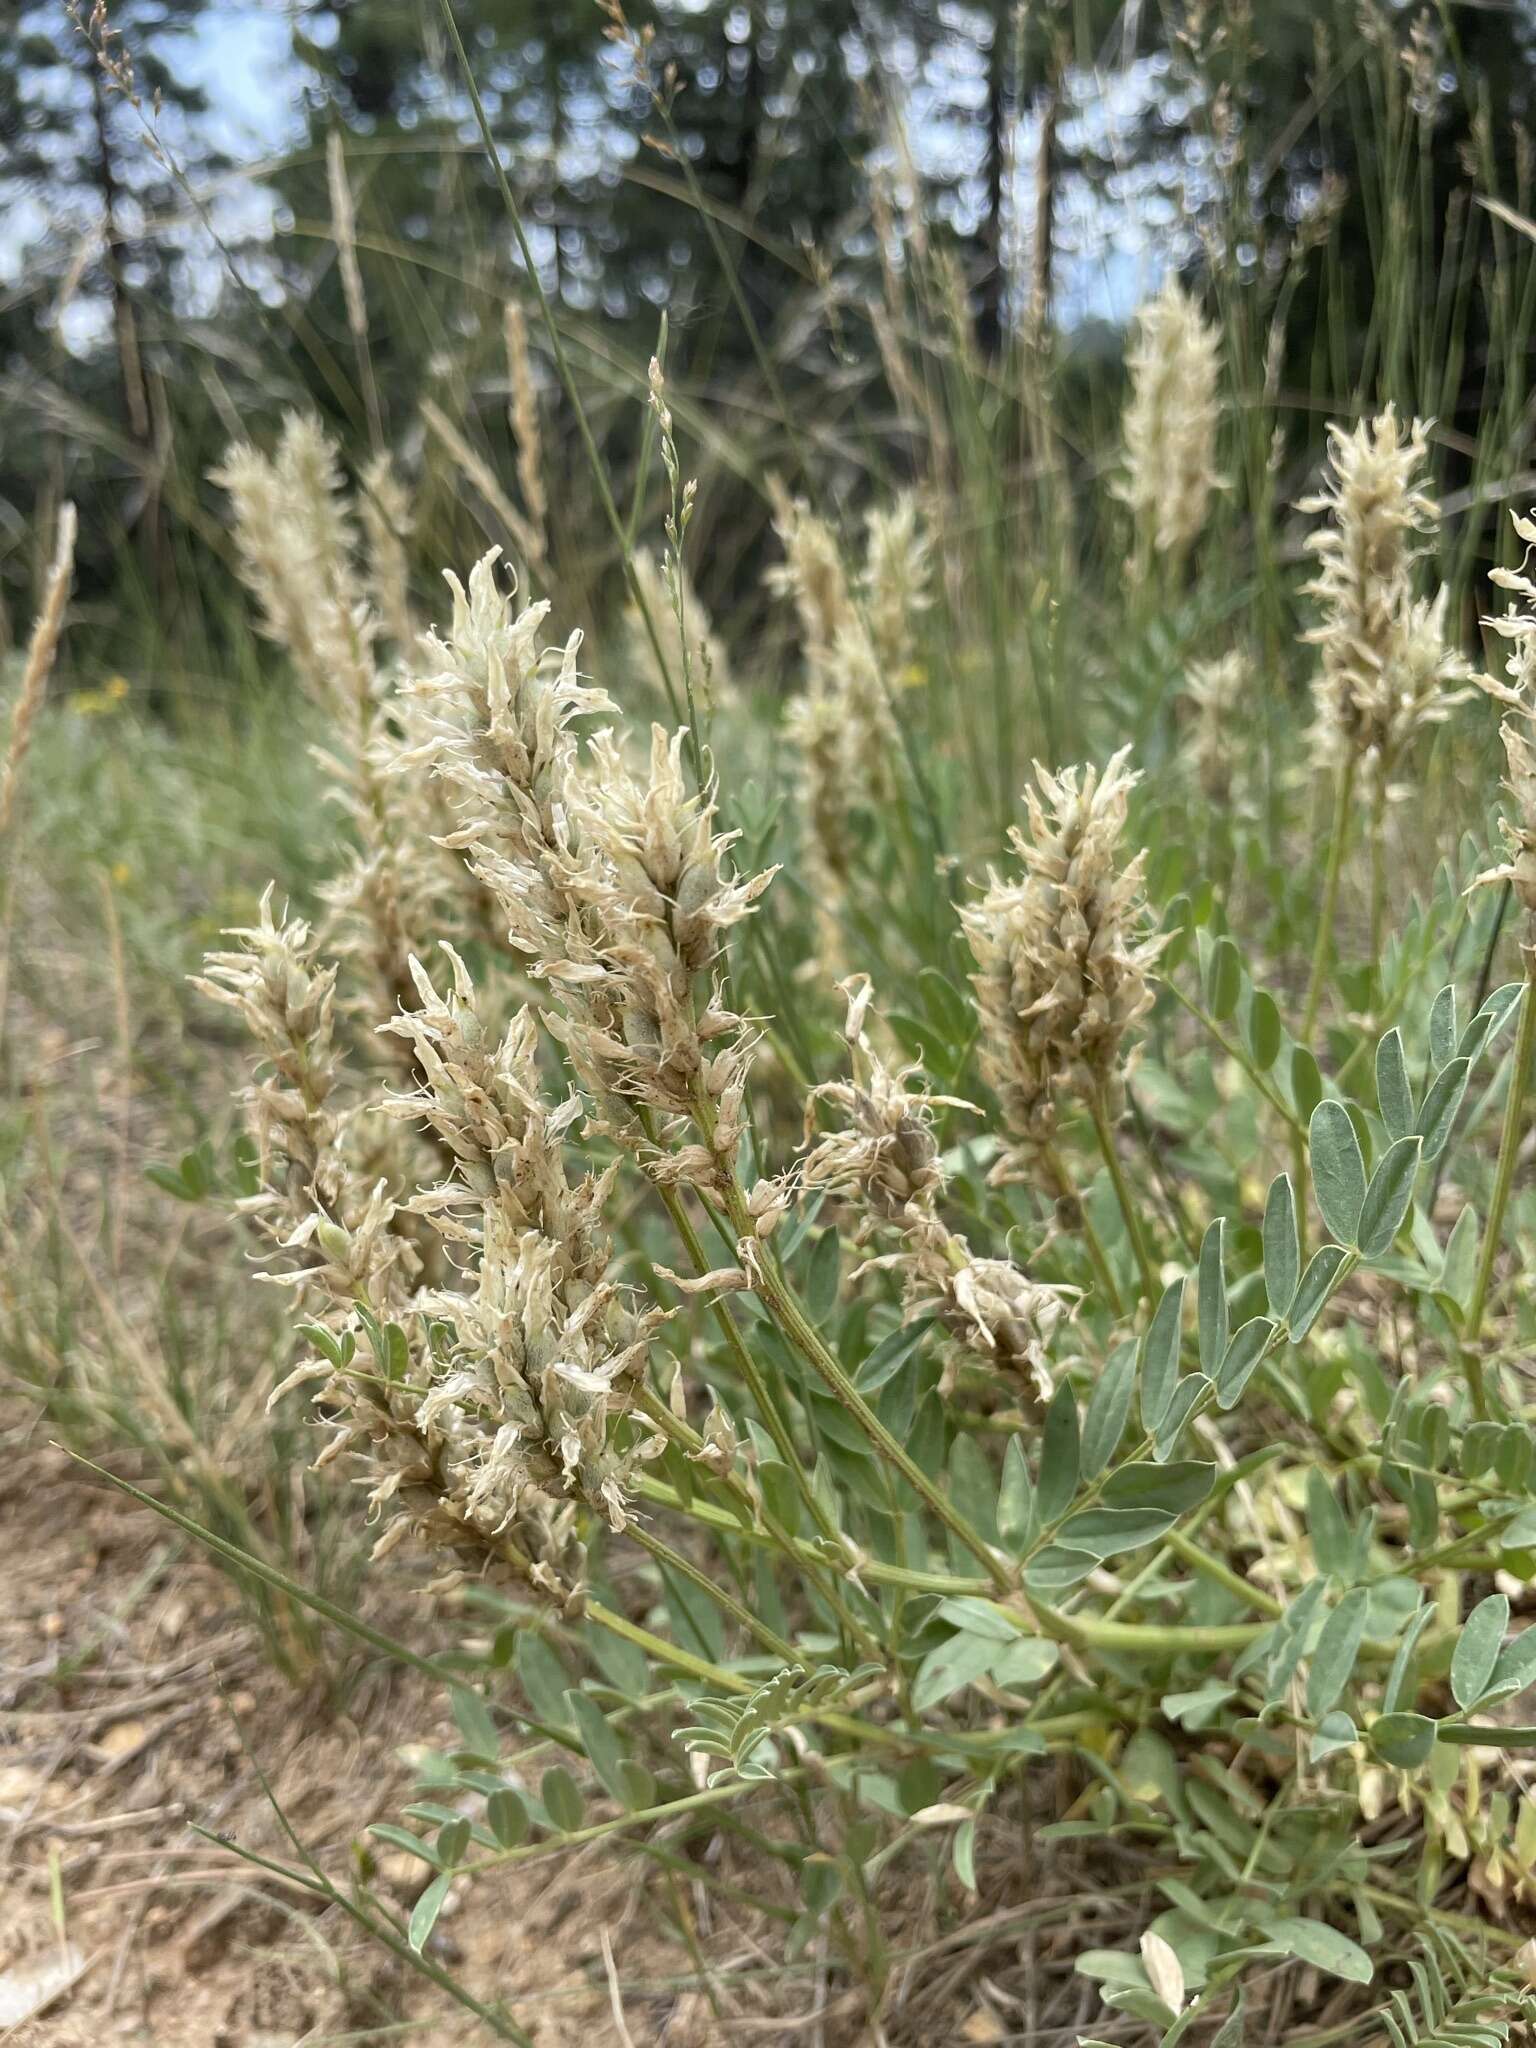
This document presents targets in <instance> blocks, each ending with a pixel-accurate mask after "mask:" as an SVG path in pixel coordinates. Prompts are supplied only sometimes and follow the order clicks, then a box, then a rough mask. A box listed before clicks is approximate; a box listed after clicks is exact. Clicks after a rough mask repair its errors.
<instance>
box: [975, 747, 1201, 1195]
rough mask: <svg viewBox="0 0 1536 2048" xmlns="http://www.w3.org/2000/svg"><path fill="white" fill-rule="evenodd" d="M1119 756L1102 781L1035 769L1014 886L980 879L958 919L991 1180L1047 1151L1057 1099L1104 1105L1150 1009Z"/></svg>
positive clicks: (1156, 947) (1016, 836) (1149, 953)
mask: <svg viewBox="0 0 1536 2048" xmlns="http://www.w3.org/2000/svg"><path fill="white" fill-rule="evenodd" d="M1129 751H1130V750H1129V749H1128V748H1122V749H1121V751H1120V752H1119V753H1118V754H1116V755H1115V756H1114V757H1113V759H1112V760H1110V762H1109V763H1108V764H1107V766H1106V767H1105V768H1104V769H1103V771H1102V772H1100V771H1099V770H1097V769H1094V768H1092V767H1088V768H1068V769H1065V770H1064V771H1063V772H1062V773H1061V774H1059V775H1052V774H1051V773H1050V772H1049V771H1048V770H1047V769H1045V768H1042V767H1039V766H1038V765H1037V767H1036V771H1035V772H1036V777H1037V780H1038V783H1039V789H1038V792H1037V791H1035V790H1031V791H1030V792H1029V794H1028V796H1027V799H1026V801H1027V803H1028V806H1029V830H1028V832H1027V833H1026V832H1022V831H1020V830H1019V828H1018V827H1017V826H1015V827H1014V828H1013V830H1012V831H1011V833H1010V835H1009V836H1010V838H1011V839H1012V842H1013V845H1014V847H1015V849H1016V851H1017V852H1018V854H1019V857H1020V859H1021V860H1022V861H1023V863H1024V869H1025V872H1024V874H1023V876H1022V877H1021V878H1020V879H1019V880H1018V881H1004V880H1002V879H1000V878H999V877H998V876H997V875H996V874H993V875H991V876H989V885H988V888H987V891H986V894H985V895H984V896H983V897H982V898H981V900H980V901H979V902H977V903H975V904H973V905H971V906H970V908H968V909H967V910H965V911H963V912H962V913H961V915H962V921H963V923H964V926H965V933H966V937H967V939H968V940H969V942H970V947H971V951H972V953H973V955H974V956H975V960H976V966H977V972H976V974H975V975H974V976H973V977H972V986H973V987H974V989H975V991H976V999H977V1007H978V1009H979V1011H980V1015H981V1069H982V1073H983V1076H984V1077H985V1079H986V1080H987V1082H988V1083H989V1084H990V1086H991V1087H992V1088H993V1089H995V1091H996V1093H997V1097H998V1100H999V1102H1000V1104H1001V1106H1002V1111H1003V1120H1004V1123H1005V1125H1006V1127H1007V1129H1008V1132H1009V1134H1010V1135H1011V1137H1012V1138H1013V1139H1014V1141H1015V1143H1014V1146H1013V1148H1012V1149H1011V1150H1010V1151H1009V1152H1007V1153H1005V1154H1004V1156H1003V1158H1002V1159H1001V1160H1000V1162H999V1166H998V1168H997V1170H996V1171H997V1174H998V1176H999V1177H1001V1176H1004V1175H1007V1174H1010V1173H1013V1172H1015V1171H1019V1170H1022V1169H1023V1167H1024V1166H1025V1165H1026V1163H1027V1159H1028V1152H1029V1148H1030V1147H1031V1146H1034V1145H1036V1144H1039V1143H1042V1142H1048V1141H1049V1139H1050V1137H1051V1135H1052V1133H1053V1131H1054V1130H1055V1127H1056V1121H1057V1116H1058V1112H1059V1108H1060V1104H1061V1100H1062V1098H1063V1097H1064V1096H1065V1097H1073V1096H1076V1097H1079V1098H1082V1099H1084V1100H1087V1101H1090V1102H1091V1101H1103V1102H1106V1103H1107V1104H1108V1105H1109V1106H1111V1107H1112V1106H1113V1105H1114V1103H1115V1101H1116V1099H1117V1094H1118V1089H1119V1083H1120V1079H1121V1075H1122V1071H1123V1068H1124V1064H1125V1039H1126V1035H1127V1033H1128V1032H1129V1031H1130V1030H1131V1028H1132V1026H1133V1025H1134V1024H1135V1023H1136V1022H1137V1020H1138V1019H1139V1018H1140V1017H1142V1016H1144V1015H1145V1013H1146V1011H1147V1010H1148V1009H1149V1008H1150V1007H1151V1003H1152V991H1151V988H1150V986H1149V982H1148V970H1149V969H1150V967H1151V965H1152V962H1153V961H1154V960H1155V959H1156V957H1157V954H1158V952H1159V951H1160V950H1161V945H1162V941H1161V940H1160V939H1158V938H1155V937H1149V936H1147V933H1146V898H1145V892H1144V887H1143V870H1144V868H1145V865H1146V856H1145V853H1137V854H1136V855H1135V856H1134V857H1133V858H1132V859H1131V860H1130V861H1129V862H1128V863H1127V864H1126V865H1125V866H1123V867H1122V866H1120V865H1119V853H1120V841H1121V839H1122V837H1123V835H1124V831H1125V823H1126V806H1127V799H1128V798H1129V795H1130V792H1131V790H1132V789H1133V788H1134V787H1135V785H1136V782H1137V780H1138V779H1139V778H1138V777H1137V776H1136V775H1134V774H1132V773H1130V772H1128V771H1127V769H1126V766H1125V763H1126V759H1127V756H1128V754H1129Z"/></svg>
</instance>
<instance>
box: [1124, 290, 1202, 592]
mask: <svg viewBox="0 0 1536 2048" xmlns="http://www.w3.org/2000/svg"><path fill="white" fill-rule="evenodd" d="M1137 320H1138V330H1137V336H1136V340H1135V343H1134V344H1133V346H1132V348H1131V351H1130V355H1129V357H1128V364H1127V366H1128V368H1129V370H1130V376H1131V397H1130V402H1129V404H1128V405H1127V406H1126V409H1125V428H1124V431H1125V474H1124V476H1123V477H1122V478H1121V479H1120V480H1119V482H1118V483H1117V484H1116V485H1115V495H1116V496H1117V497H1118V498H1120V499H1121V500H1122V501H1123V502H1124V503H1125V504H1127V505H1129V506H1130V508H1131V512H1132V514H1133V516H1134V519H1135V522H1136V531H1137V537H1138V546H1137V560H1138V563H1139V565H1140V567H1141V569H1142V571H1143V573H1144V572H1145V569H1146V567H1147V566H1148V561H1149V557H1150V555H1151V554H1152V553H1154V552H1155V553H1157V554H1159V555H1164V556H1167V557H1170V558H1173V559H1178V558H1181V557H1182V556H1183V555H1185V554H1186V553H1187V552H1188V550H1189V548H1190V547H1191V546H1192V545H1193V543H1194V542H1195V541H1196V540H1197V539H1198V538H1199V536H1200V534H1201V533H1202V532H1203V531H1204V528H1205V522H1206V519H1207V517H1208V515H1209V510H1210V500H1211V493H1212V491H1215V490H1219V489H1221V488H1222V485H1223V479H1222V478H1221V477H1220V476H1219V475H1218V473H1217V469H1216V429H1217V425H1218V423H1219V420H1220V417H1221V407H1220V402H1219V399H1218V396H1217V385H1218V378H1219V373H1220V360H1221V337H1220V334H1219V333H1218V331H1217V329H1216V328H1215V327H1214V326H1213V325H1212V324H1211V322H1210V321H1208V320H1207V319H1206V318H1205V316H1204V314H1203V313H1202V312H1201V311H1200V308H1199V307H1198V306H1197V305H1196V303H1195V301H1194V300H1193V299H1192V298H1191V297H1190V296H1189V294H1188V293H1187V292H1186V291H1185V289H1184V287H1183V286H1182V285H1181V284H1180V283H1179V281H1178V279H1177V278H1176V277H1170V278H1169V279H1168V280H1167V282H1166V283H1165V284H1164V286H1163V288H1162V290H1161V291H1160V292H1159V293H1158V295H1157V297H1156V298H1155V299H1151V300H1149V301H1148V302H1147V304H1146V305H1144V306H1143V307H1142V308H1141V311H1140V313H1139V315H1138V316H1137Z"/></svg>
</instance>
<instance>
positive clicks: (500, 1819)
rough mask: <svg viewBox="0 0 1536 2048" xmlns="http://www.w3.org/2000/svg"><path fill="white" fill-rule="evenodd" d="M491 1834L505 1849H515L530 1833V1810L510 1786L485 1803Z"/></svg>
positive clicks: (506, 1786) (493, 1795)
mask: <svg viewBox="0 0 1536 2048" xmlns="http://www.w3.org/2000/svg"><path fill="white" fill-rule="evenodd" d="M485 1817H486V1820H487V1821H488V1822H489V1824H490V1829H491V1833H492V1834H493V1835H494V1836H495V1837H496V1841H497V1844H498V1846H499V1847H500V1848H503V1849H515V1848H516V1847H517V1845H518V1843H519V1842H521V1841H523V1840H524V1839H525V1838H526V1836H527V1833H528V1809H527V1807H526V1806H524V1804H523V1802H522V1800H521V1799H519V1798H518V1796H517V1794H516V1793H515V1792H514V1791H513V1789H512V1787H511V1786H510V1785H503V1786H502V1787H501V1788H500V1790H499V1791H496V1792H493V1793H491V1795H490V1797H489V1798H488V1799H487V1800H486V1802H485Z"/></svg>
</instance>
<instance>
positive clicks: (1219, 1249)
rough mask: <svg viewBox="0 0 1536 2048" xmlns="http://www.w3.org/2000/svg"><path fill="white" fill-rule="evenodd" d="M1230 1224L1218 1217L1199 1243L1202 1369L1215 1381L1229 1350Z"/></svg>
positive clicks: (1223, 1218)
mask: <svg viewBox="0 0 1536 2048" xmlns="http://www.w3.org/2000/svg"><path fill="white" fill-rule="evenodd" d="M1226 1233H1227V1222H1226V1218H1225V1217H1224V1216H1218V1217H1217V1218H1216V1220H1215V1222H1214V1223H1212V1224H1211V1225H1210V1226H1209V1227H1208V1228H1207V1230H1206V1233H1205V1236H1204V1238H1203V1239H1202V1240H1201V1243H1200V1279H1199V1288H1198V1309H1199V1321H1200V1370H1201V1371H1202V1372H1203V1373H1208V1374H1209V1375H1210V1377H1211V1378H1212V1379H1214V1378H1215V1376H1216V1369H1217V1367H1218V1366H1219V1365H1220V1364H1221V1361H1222V1358H1223V1356H1224V1354H1225V1352H1226V1348H1227V1335H1228V1331H1227V1276H1226V1241H1227V1238H1226Z"/></svg>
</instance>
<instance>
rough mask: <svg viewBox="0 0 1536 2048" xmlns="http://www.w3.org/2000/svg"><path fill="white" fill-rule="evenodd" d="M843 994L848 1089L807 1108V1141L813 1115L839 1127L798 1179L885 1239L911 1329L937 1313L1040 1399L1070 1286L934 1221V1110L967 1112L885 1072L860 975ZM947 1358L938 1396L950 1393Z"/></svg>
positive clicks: (835, 1085)
mask: <svg viewBox="0 0 1536 2048" xmlns="http://www.w3.org/2000/svg"><path fill="white" fill-rule="evenodd" d="M842 988H843V992H844V993H845V994H846V996H847V998H848V1021H847V1024H846V1025H845V1027H844V1036H845V1038H846V1040H847V1043H848V1048H849V1053H850V1057H851V1062H852V1074H851V1078H850V1079H849V1080H847V1081H829V1082H824V1083H823V1084H822V1085H821V1086H820V1087H818V1088H816V1089H814V1090H813V1091H812V1093H811V1096H810V1098H809V1100H808V1101H807V1103H806V1128H807V1134H808V1135H809V1133H810V1131H811V1129H812V1128H813V1126H814V1123H815V1120H816V1115H817V1110H818V1108H819V1107H820V1106H823V1105H825V1106H828V1107H830V1108H831V1109H832V1110H833V1111H835V1112H836V1113H837V1115H838V1117H839V1122H838V1123H837V1124H836V1125H835V1126H834V1128H833V1129H832V1130H830V1131H827V1132H825V1133H824V1134H823V1135H822V1136H821V1137H820V1138H819V1139H818V1140H817V1142H816V1144H815V1145H814V1146H813V1147H812V1149H811V1151H810V1152H809V1153H808V1155H807V1157H806V1159H805V1161H804V1163H803V1165H802V1168H801V1176H800V1177H801V1180H802V1181H803V1183H804V1184H805V1185H806V1186H807V1187H824V1188H827V1189H829V1190H831V1191H832V1192H833V1193H835V1194H838V1195H840V1196H842V1198H843V1199H844V1201H845V1202H846V1203H847V1204H848V1205H849V1206H850V1207H851V1208H853V1209H854V1210H855V1211H856V1212H862V1213H860V1214H859V1220H858V1223H857V1225H856V1228H855V1236H856V1238H857V1239H860V1240H865V1239H868V1238H869V1237H871V1236H875V1235H880V1234H886V1235H892V1234H894V1235H895V1236H896V1237H897V1238H898V1240H899V1242H898V1244H897V1247H896V1249H895V1250H892V1251H889V1252H885V1253H882V1254H881V1255H880V1256H879V1257H878V1258H877V1259H875V1260H874V1261H873V1263H874V1264H875V1265H878V1266H884V1267H888V1268H890V1269H892V1270H894V1271H896V1272H898V1273H899V1274H900V1275H901V1278H902V1282H903V1288H904V1311H905V1317H906V1320H907V1321H909V1322H911V1321H914V1320H916V1318H918V1317H919V1316H925V1315H932V1316H937V1317H938V1319H939V1321H940V1322H941V1323H942V1324H943V1325H944V1327H945V1328H946V1329H947V1330H948V1331H949V1332H950V1334H951V1335H952V1336H954V1337H956V1338H958V1339H959V1340H960V1342H961V1344H962V1345H963V1346H964V1347H965V1349H966V1350H967V1351H969V1352H970V1353H972V1354H973V1355H974V1356H976V1357H979V1358H981V1359H984V1360H985V1361H986V1362H987V1363H988V1364H990V1365H993V1366H995V1367H997V1368H998V1369H999V1370H1000V1371H1005V1372H1006V1373H1007V1374H1008V1375H1009V1378H1010V1381H1012V1382H1013V1383H1014V1384H1015V1386H1017V1384H1018V1383H1019V1382H1022V1384H1023V1386H1024V1388H1025V1389H1026V1390H1027V1391H1028V1394H1029V1395H1030V1397H1031V1398H1032V1399H1034V1400H1037V1401H1039V1402H1041V1403H1043V1402H1045V1401H1048V1400H1049V1398H1050V1394H1051V1380H1050V1373H1049V1369H1048V1366H1047V1363H1046V1352H1047V1347H1048V1346H1049V1344H1050V1341H1051V1338H1052V1337H1053V1335H1054V1334H1055V1332H1056V1329H1057V1327H1058V1326H1059V1324H1060V1323H1061V1321H1062V1319H1063V1318H1064V1317H1065V1316H1067V1315H1068V1314H1070V1312H1071V1303H1072V1299H1073V1292H1072V1290H1071V1289H1070V1288H1060V1287H1049V1286H1043V1285H1041V1284H1040V1283H1039V1282H1037V1281H1034V1280H1031V1279H1030V1277H1029V1276H1028V1274H1027V1273H1025V1272H1023V1271H1022V1270H1021V1269H1020V1268H1019V1267H1018V1266H1016V1265H1014V1264H1013V1263H1012V1261H1010V1260H1007V1259H978V1258H976V1257H975V1256H974V1255H973V1253H972V1251H971V1248H970V1246H969V1244H968V1243H967V1242H966V1240H965V1239H964V1238H963V1237H961V1236H959V1235H958V1234H957V1233H956V1232H954V1231H952V1230H950V1229H949V1228H948V1227H947V1226H946V1225H945V1223H944V1222H943V1220H942V1218H941V1217H940V1215H939V1202H940V1200H941V1198H942V1196H943V1192H944V1170H943V1166H942V1164H941V1162H940V1159H939V1151H938V1146H937V1143H936V1142H935V1139H934V1136H933V1116H934V1111H935V1110H937V1109H940V1108H951V1109H968V1108H969V1107H970V1106H971V1105H970V1104H969V1103H965V1102H961V1101H960V1100H958V1098H956V1097H954V1096H948V1095H931V1094H929V1093H928V1092H927V1091H926V1090H924V1089H922V1088H913V1087H911V1086H910V1085H909V1083H910V1082H911V1079H912V1076H913V1074H914V1073H915V1072H916V1069H915V1068H912V1067H908V1068H904V1069H903V1070H901V1071H900V1072H893V1071H892V1070H891V1069H890V1068H889V1067H888V1066H887V1065H886V1064H885V1062H884V1061H883V1060H882V1059H881V1058H880V1056H879V1054H878V1053H877V1052H876V1051H875V1050H874V1048H873V1046H872V1045H871V1044H870V1041H869V1038H868V1036H867V1034H866V1031H865V1019H866V1016H867V1013H868V1010H869V1006H870V1002H871V1000H872V990H871V988H870V983H869V980H868V977H867V976H865V975H855V976H853V977H852V978H851V979H850V980H848V981H846V982H844V983H843V984H842ZM957 1368H958V1360H956V1359H952V1360H951V1362H950V1365H949V1367H948V1369H947V1370H946V1372H945V1375H944V1378H943V1380H942V1381H941V1383H940V1384H941V1390H942V1391H943V1392H945V1393H947V1392H948V1391H949V1389H950V1387H951V1386H952V1385H953V1382H954V1377H955V1373H956V1370H957Z"/></svg>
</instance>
